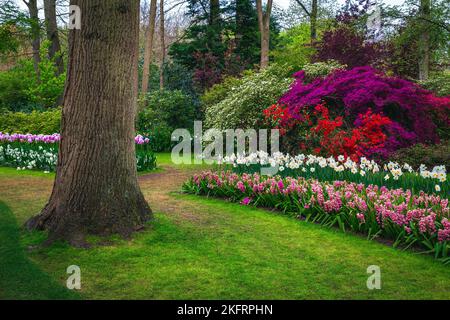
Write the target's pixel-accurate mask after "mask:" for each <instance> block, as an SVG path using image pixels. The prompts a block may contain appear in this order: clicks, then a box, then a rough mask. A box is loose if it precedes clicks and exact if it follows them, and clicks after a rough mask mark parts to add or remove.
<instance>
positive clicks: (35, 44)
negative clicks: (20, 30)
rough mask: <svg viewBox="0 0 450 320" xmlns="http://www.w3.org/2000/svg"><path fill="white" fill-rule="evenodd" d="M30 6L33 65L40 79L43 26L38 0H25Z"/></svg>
mask: <svg viewBox="0 0 450 320" xmlns="http://www.w3.org/2000/svg"><path fill="white" fill-rule="evenodd" d="M23 2H24V3H25V5H26V6H27V7H28V13H29V16H30V23H31V48H32V50H33V66H34V71H35V72H36V75H37V78H38V81H39V79H40V72H39V62H41V56H40V50H41V27H40V25H39V10H38V7H37V0H28V1H25V0H23Z"/></svg>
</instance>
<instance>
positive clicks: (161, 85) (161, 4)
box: [159, 0, 166, 90]
mask: <svg viewBox="0 0 450 320" xmlns="http://www.w3.org/2000/svg"><path fill="white" fill-rule="evenodd" d="M164 23H165V21H164V0H160V2H159V32H160V39H161V40H160V41H161V65H160V67H159V89H160V90H163V89H164V64H165V62H166V41H165V37H166V35H165V30H164Z"/></svg>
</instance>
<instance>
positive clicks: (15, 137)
mask: <svg viewBox="0 0 450 320" xmlns="http://www.w3.org/2000/svg"><path fill="white" fill-rule="evenodd" d="M60 140H61V135H60V134H59V133H54V134H51V135H45V134H31V133H27V134H22V133H13V134H9V133H2V132H0V142H16V141H17V142H26V143H33V142H41V143H57V142H59V141H60ZM134 141H135V142H136V144H148V143H149V142H150V139H149V138H146V137H143V136H142V135H140V134H138V135H137V136H136V137H135V138H134Z"/></svg>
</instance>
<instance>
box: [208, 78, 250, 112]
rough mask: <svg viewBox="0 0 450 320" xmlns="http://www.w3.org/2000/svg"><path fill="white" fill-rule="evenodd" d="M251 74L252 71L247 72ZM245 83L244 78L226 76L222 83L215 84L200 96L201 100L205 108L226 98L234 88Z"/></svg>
mask: <svg viewBox="0 0 450 320" xmlns="http://www.w3.org/2000/svg"><path fill="white" fill-rule="evenodd" d="M247 74H251V71H249V72H247ZM242 83H243V80H242V78H236V77H226V78H225V79H224V81H222V82H221V83H218V84H215V85H213V86H212V87H211V88H210V89H208V90H206V91H205V93H204V94H203V95H202V96H201V97H200V102H201V106H202V109H203V110H206V109H208V108H210V107H211V106H213V105H215V104H217V103H219V102H221V101H222V100H224V99H225V98H226V97H227V96H228V95H229V93H230V91H231V90H233V88H235V87H238V86H240V85H241V84H242Z"/></svg>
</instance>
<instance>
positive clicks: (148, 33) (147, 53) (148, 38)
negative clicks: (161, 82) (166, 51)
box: [141, 0, 157, 94]
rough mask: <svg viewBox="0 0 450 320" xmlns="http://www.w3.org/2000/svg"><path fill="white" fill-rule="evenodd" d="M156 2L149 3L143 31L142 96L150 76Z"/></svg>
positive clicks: (153, 0)
mask: <svg viewBox="0 0 450 320" xmlns="http://www.w3.org/2000/svg"><path fill="white" fill-rule="evenodd" d="M156 1H157V0H151V2H150V13H149V19H148V26H147V28H146V30H145V48H144V66H143V68H142V87H141V92H142V94H145V93H147V92H148V78H149V76H150V65H151V64H152V53H153V36H154V34H155V20H156Z"/></svg>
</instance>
